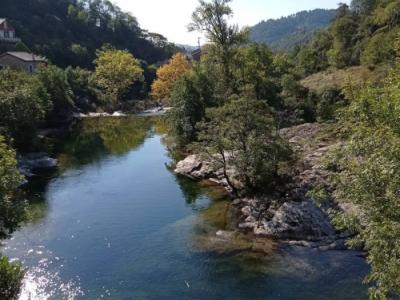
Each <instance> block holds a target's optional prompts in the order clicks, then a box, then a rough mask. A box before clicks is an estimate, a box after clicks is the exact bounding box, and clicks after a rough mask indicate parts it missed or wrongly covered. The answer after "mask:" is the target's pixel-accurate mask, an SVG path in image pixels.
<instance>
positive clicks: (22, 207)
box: [0, 193, 27, 239]
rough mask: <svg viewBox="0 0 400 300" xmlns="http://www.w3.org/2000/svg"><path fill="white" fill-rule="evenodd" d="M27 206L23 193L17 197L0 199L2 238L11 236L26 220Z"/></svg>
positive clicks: (0, 235) (0, 236)
mask: <svg viewBox="0 0 400 300" xmlns="http://www.w3.org/2000/svg"><path fill="white" fill-rule="evenodd" d="M26 206H27V202H26V201H25V200H24V198H23V196H22V193H21V195H18V196H17V199H13V200H11V201H8V200H6V201H0V239H4V238H7V237H9V236H10V234H12V233H13V232H14V231H16V230H17V229H18V228H19V226H20V224H21V222H23V221H24V220H26Z"/></svg>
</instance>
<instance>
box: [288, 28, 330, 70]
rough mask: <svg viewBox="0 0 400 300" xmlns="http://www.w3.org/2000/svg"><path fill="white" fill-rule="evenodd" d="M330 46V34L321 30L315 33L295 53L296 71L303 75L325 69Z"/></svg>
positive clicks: (327, 64)
mask: <svg viewBox="0 0 400 300" xmlns="http://www.w3.org/2000/svg"><path fill="white" fill-rule="evenodd" d="M331 47H332V36H331V35H330V33H329V32H325V31H321V32H318V33H316V34H315V36H314V38H313V39H312V41H311V43H310V44H309V45H307V46H304V47H302V48H301V50H300V51H299V52H298V53H297V55H296V67H297V71H298V73H300V74H301V75H303V76H306V75H309V74H313V73H316V72H320V71H322V70H325V69H326V68H327V67H328V66H329V63H328V51H329V49H331Z"/></svg>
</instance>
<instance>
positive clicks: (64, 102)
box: [37, 65, 74, 123]
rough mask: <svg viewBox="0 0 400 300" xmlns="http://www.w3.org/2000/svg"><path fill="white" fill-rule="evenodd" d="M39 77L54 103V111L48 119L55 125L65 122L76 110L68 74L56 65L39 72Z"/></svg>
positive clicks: (49, 114)
mask: <svg viewBox="0 0 400 300" xmlns="http://www.w3.org/2000/svg"><path fill="white" fill-rule="evenodd" d="M37 77H38V78H39V80H40V81H41V82H42V84H43V86H44V87H45V89H46V91H47V93H48V95H49V96H50V100H51V102H52V103H53V109H52V110H51V112H49V113H48V115H47V119H48V120H49V121H50V122H55V123H58V122H63V121H64V120H65V118H66V117H67V118H68V117H69V116H70V114H71V113H72V111H73V109H74V101H73V93H72V90H71V87H70V85H69V83H68V79H67V74H66V72H65V71H64V70H63V69H60V68H59V67H56V66H54V65H49V66H43V67H41V68H40V69H39V71H38V72H37Z"/></svg>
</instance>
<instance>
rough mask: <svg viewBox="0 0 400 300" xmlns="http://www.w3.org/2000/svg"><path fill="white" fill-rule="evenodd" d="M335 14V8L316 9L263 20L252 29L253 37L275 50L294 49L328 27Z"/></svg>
mask: <svg viewBox="0 0 400 300" xmlns="http://www.w3.org/2000/svg"><path fill="white" fill-rule="evenodd" d="M335 14H336V11H335V10H334V9H329V10H328V9H315V10H311V11H301V12H298V13H296V14H293V15H290V16H287V17H282V18H280V19H277V20H272V19H271V20H267V21H262V22H260V23H258V24H257V25H255V26H254V27H253V28H252V29H251V39H252V40H253V41H255V42H258V43H265V44H267V45H269V46H270V47H271V48H273V49H274V50H293V49H294V48H295V47H296V46H301V45H304V44H305V43H307V42H308V41H310V40H311V39H312V37H313V35H314V33H315V32H316V31H318V30H321V29H325V28H326V27H328V26H329V24H330V22H331V21H332V20H333V19H334V17H335Z"/></svg>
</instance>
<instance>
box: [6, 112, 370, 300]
mask: <svg viewBox="0 0 400 300" xmlns="http://www.w3.org/2000/svg"><path fill="white" fill-rule="evenodd" d="M167 131H168V127H167V124H166V123H165V121H164V120H163V119H162V118H152V119H151V118H123V119H108V118H107V119H93V120H84V121H83V122H81V123H80V124H77V125H76V127H75V128H74V129H73V131H72V132H71V134H70V135H69V136H68V137H67V138H66V139H65V141H60V144H59V145H58V146H57V147H56V149H59V152H58V153H59V154H58V157H59V158H60V162H61V166H60V169H59V171H58V173H55V174H48V175H47V176H45V177H44V178H38V179H37V180H35V181H33V182H32V183H31V184H30V185H29V186H28V187H27V190H28V192H29V195H30V197H29V202H30V205H29V206H28V209H27V219H28V220H29V221H28V222H27V223H26V224H25V225H24V226H22V228H21V230H19V231H17V232H16V233H15V234H14V235H13V238H12V239H10V240H8V241H7V242H6V245H5V249H4V250H5V252H6V254H8V255H9V256H10V257H12V258H16V259H19V260H20V261H21V262H23V263H24V265H26V266H29V272H28V275H27V278H26V280H25V286H24V294H23V297H22V298H21V299H29V295H31V296H32V297H33V298H34V299H100V298H105V299H167V300H169V299H171V300H172V299H174V300H175V299H209V300H214V299H238V300H241V299H263V300H264V299H279V298H280V299H308V298H312V297H313V296H314V298H315V295H318V296H321V297H320V299H332V297H330V296H332V295H334V294H335V293H337V294H339V295H340V297H339V298H338V299H346V297H347V296H346V294H348V295H351V296H353V297H352V298H348V297H347V299H363V298H365V288H364V287H363V286H362V285H361V276H363V275H364V274H365V265H364V263H363V261H362V260H357V259H355V256H354V254H353V253H351V252H346V253H344V252H343V253H334V254H331V253H319V252H317V251H310V250H303V249H286V248H282V247H280V246H279V245H277V244H276V243H275V242H273V241H269V240H265V239H255V238H254V237H252V236H249V235H246V234H242V233H237V232H233V231H232V228H233V226H232V222H231V220H230V219H229V214H227V212H228V210H229V205H228V202H227V200H226V199H225V193H224V190H223V189H220V188H217V187H215V186H214V187H211V186H209V184H208V183H202V184H197V183H195V182H193V181H191V180H188V179H186V178H182V177H179V176H175V175H174V174H173V173H172V172H171V168H172V166H173V163H174V159H173V158H174V157H176V155H177V154H176V153H171V152H170V151H168V150H166V148H167V149H169V148H171V147H169V146H170V145H171V143H173V141H171V140H170V139H169V138H168V136H167V135H165V133H166V132H167ZM227 216H228V217H227ZM346 265H347V266H346ZM349 266H350V267H349ZM328 281H329V285H328V284H327V282H328ZM353 291H354V292H353ZM352 292H353V293H357V295H356V296H355V297H354V295H352V294H351V293H352ZM24 297H25V298H24Z"/></svg>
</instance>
